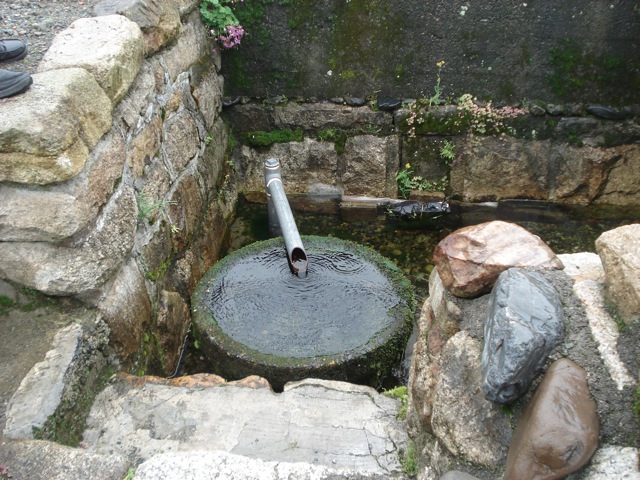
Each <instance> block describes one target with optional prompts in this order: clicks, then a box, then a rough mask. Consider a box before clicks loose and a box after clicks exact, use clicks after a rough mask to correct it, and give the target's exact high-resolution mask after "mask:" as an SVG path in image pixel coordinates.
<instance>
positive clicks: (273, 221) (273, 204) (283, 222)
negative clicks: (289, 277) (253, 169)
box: [264, 158, 308, 277]
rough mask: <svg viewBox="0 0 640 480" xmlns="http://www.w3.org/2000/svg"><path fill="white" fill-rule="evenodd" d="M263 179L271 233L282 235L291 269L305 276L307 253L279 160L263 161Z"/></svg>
mask: <svg viewBox="0 0 640 480" xmlns="http://www.w3.org/2000/svg"><path fill="white" fill-rule="evenodd" d="M264 181H265V187H266V192H267V209H268V213H269V229H270V231H271V234H272V235H282V236H283V238H284V244H285V247H286V249H287V259H288V260H289V266H290V267H291V271H292V272H293V273H295V274H297V275H298V276H299V277H301V276H306V275H307V266H308V261H307V254H306V252H305V251H304V246H303V245H302V239H301V238H300V234H299V233H298V227H297V226H296V221H295V220H294V218H293V213H291V207H290V206H289V200H287V194H286V193H285V191H284V185H283V184H282V176H281V174H280V162H278V160H277V159H275V158H270V159H268V160H267V161H266V162H265V164H264Z"/></svg>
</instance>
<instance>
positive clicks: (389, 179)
mask: <svg viewBox="0 0 640 480" xmlns="http://www.w3.org/2000/svg"><path fill="white" fill-rule="evenodd" d="M399 150H400V146H399V140H398V137H396V136H388V137H377V136H375V135H358V136H356V137H351V138H349V139H347V143H346V145H345V152H344V158H345V162H346V170H345V173H344V175H343V176H342V181H343V185H344V193H345V194H346V195H364V196H369V197H385V196H386V197H395V196H396V192H397V184H396V180H395V177H396V173H397V165H398V163H400V160H399Z"/></svg>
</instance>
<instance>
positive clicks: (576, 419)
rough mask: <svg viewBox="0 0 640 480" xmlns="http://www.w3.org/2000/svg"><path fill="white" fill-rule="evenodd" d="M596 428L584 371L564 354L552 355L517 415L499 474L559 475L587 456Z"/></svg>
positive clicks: (520, 479)
mask: <svg viewBox="0 0 640 480" xmlns="http://www.w3.org/2000/svg"><path fill="white" fill-rule="evenodd" d="M599 431H600V427H599V422H598V415H597V413H596V403H595V401H594V400H593V399H592V398H591V395H590V394H589V386H588V384H587V375H586V372H585V371H584V369H583V368H582V367H580V366H579V365H576V364H575V363H573V362H572V361H571V360H569V359H566V358H563V359H560V360H557V361H556V362H555V363H553V364H552V365H551V367H549V370H548V371H547V373H546V375H545V376H544V378H543V379H542V382H541V383H540V386H539V387H538V390H537V391H536V393H535V394H534V396H533V398H532V399H531V401H530V403H529V405H527V407H526V409H525V411H524V413H523V414H522V416H521V417H520V420H519V422H518V427H517V429H516V433H515V435H514V437H513V441H512V443H511V447H510V449H509V455H508V457H507V466H506V471H505V476H504V478H505V480H528V479H536V480H543V479H549V480H550V479H559V478H565V477H566V476H567V475H569V474H570V473H572V472H575V471H576V470H578V469H579V468H581V467H582V466H583V465H584V464H586V463H587V461H588V460H589V459H590V458H591V455H593V452H594V451H595V449H596V447H597V443H598V434H599Z"/></svg>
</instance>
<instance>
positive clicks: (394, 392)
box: [382, 386, 409, 420]
mask: <svg viewBox="0 0 640 480" xmlns="http://www.w3.org/2000/svg"><path fill="white" fill-rule="evenodd" d="M382 394H383V395H385V396H387V397H393V398H399V399H400V408H399V409H398V418H399V419H401V420H404V419H406V418H407V410H408V408H409V394H408V393H407V387H405V386H400V387H396V388H392V389H391V390H385V391H384V392H382Z"/></svg>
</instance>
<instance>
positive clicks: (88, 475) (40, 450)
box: [0, 440, 131, 480]
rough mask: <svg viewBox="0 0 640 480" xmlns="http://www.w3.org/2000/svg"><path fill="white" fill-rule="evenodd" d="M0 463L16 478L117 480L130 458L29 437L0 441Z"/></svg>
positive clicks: (34, 479)
mask: <svg viewBox="0 0 640 480" xmlns="http://www.w3.org/2000/svg"><path fill="white" fill-rule="evenodd" d="M0 465H2V466H5V467H6V468H7V470H8V472H9V473H10V476H9V478H12V479H15V480H21V479H25V480H26V479H28V480H114V479H118V480H119V479H122V478H125V477H126V475H127V471H128V470H129V467H130V466H131V462H130V461H129V460H127V459H126V458H125V457H123V456H122V455H113V454H104V455H102V454H98V453H93V452H88V451H86V450H83V449H81V448H72V447H67V446H64V445H59V444H57V443H53V442H44V441H40V440H30V441H23V442H3V443H2V445H1V446H0Z"/></svg>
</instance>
